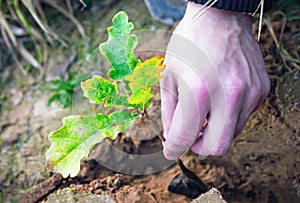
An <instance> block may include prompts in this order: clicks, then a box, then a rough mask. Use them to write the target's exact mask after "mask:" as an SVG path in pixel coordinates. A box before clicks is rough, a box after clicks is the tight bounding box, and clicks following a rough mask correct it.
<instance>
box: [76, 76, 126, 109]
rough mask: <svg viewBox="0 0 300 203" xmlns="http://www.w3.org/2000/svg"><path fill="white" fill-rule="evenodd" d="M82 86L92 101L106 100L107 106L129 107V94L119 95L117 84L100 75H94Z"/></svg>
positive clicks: (100, 101)
mask: <svg viewBox="0 0 300 203" xmlns="http://www.w3.org/2000/svg"><path fill="white" fill-rule="evenodd" d="M81 88H82V90H83V96H85V97H87V98H88V99H89V100H90V102H91V103H94V104H100V103H103V102H105V106H116V107H120V106H124V107H127V108H128V107H129V102H128V96H127V95H119V94H118V89H117V85H116V84H115V83H113V82H110V81H108V80H106V79H104V78H103V77H101V76H99V75H94V76H93V77H92V78H91V79H88V80H86V81H85V82H82V83H81Z"/></svg>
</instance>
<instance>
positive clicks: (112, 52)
mask: <svg viewBox="0 0 300 203" xmlns="http://www.w3.org/2000/svg"><path fill="white" fill-rule="evenodd" d="M112 23H113V26H112V27H109V28H108V29H107V32H108V40H107V41H106V42H104V43H102V44H100V46H99V48H100V51H101V53H102V54H103V55H104V56H105V57H106V58H107V60H108V61H109V62H110V64H111V66H112V68H113V70H111V71H110V72H109V76H110V77H111V78H112V79H114V80H121V81H123V80H124V77H125V76H126V75H129V74H131V72H132V71H133V70H134V68H135V66H136V65H137V64H139V63H140V61H139V60H135V58H134V52H133V50H134V48H135V47H136V46H137V44H138V38H137V36H136V35H133V34H130V32H131V30H132V29H133V28H134V25H133V23H132V22H128V16H127V14H126V13H125V12H124V11H120V12H119V13H117V14H116V15H115V16H114V18H113V19H112Z"/></svg>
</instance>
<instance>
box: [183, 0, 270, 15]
mask: <svg viewBox="0 0 300 203" xmlns="http://www.w3.org/2000/svg"><path fill="white" fill-rule="evenodd" d="M189 1H192V2H195V3H199V4H205V3H206V2H208V1H209V0H189ZM212 2H213V1H212ZM259 3H260V0H219V1H217V2H216V3H215V4H214V5H213V7H215V8H219V9H225V10H230V11H237V12H245V13H254V12H255V11H256V9H257V7H258V5H259ZM271 7H272V0H265V1H264V11H267V10H270V9H271Z"/></svg>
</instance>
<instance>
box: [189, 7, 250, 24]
mask: <svg viewBox="0 0 300 203" xmlns="http://www.w3.org/2000/svg"><path fill="white" fill-rule="evenodd" d="M205 8H206V6H204V5H202V4H198V3H194V2H188V3H187V8H186V14H185V18H186V19H187V20H189V21H192V20H193V21H194V22H197V21H202V20H203V19H205V21H207V20H209V21H213V22H225V23H226V21H238V22H239V23H242V24H246V25H250V26H251V16H249V15H248V14H243V13H241V12H235V11H229V10H223V9H218V8H213V7H211V8H209V9H208V10H207V11H205V13H204V14H203V15H202V16H200V17H199V16H198V17H196V18H195V16H197V13H199V12H200V11H203V10H204V9H205Z"/></svg>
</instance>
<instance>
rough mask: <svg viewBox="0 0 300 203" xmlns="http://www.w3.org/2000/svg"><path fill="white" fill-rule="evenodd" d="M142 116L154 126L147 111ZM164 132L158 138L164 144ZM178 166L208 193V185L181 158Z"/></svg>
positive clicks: (177, 162)
mask: <svg viewBox="0 0 300 203" xmlns="http://www.w3.org/2000/svg"><path fill="white" fill-rule="evenodd" d="M142 116H143V117H144V118H146V119H148V120H149V121H150V123H151V124H152V120H151V118H150V116H149V114H148V112H147V109H145V110H144V112H143V113H142ZM163 132H164V131H163V130H162V131H160V133H158V134H157V136H158V137H159V139H160V140H161V141H162V142H165V141H166V139H165V138H164V136H163ZM176 164H177V165H178V166H179V167H180V170H181V171H182V173H183V174H184V175H185V176H186V177H188V178H190V179H192V180H194V181H196V182H197V184H198V185H199V187H200V188H201V190H202V191H207V187H206V185H205V184H204V183H203V182H202V181H201V180H200V179H199V178H198V176H197V175H196V174H195V173H194V172H192V171H191V170H189V169H188V168H187V167H186V166H185V165H184V164H183V162H182V160H181V159H180V158H178V160H177V161H176Z"/></svg>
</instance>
